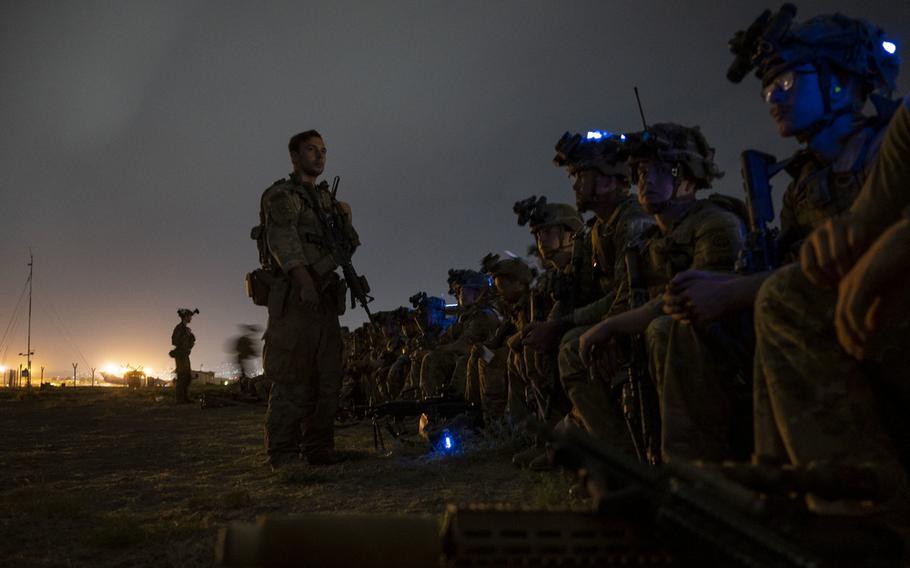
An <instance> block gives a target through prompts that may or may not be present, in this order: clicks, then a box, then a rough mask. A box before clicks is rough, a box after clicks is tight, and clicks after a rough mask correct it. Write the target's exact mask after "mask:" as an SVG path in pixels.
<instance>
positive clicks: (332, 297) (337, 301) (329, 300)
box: [319, 272, 348, 316]
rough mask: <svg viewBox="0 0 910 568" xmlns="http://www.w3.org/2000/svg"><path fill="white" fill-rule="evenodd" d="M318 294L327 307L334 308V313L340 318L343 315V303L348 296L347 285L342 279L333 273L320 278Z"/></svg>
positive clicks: (344, 306)
mask: <svg viewBox="0 0 910 568" xmlns="http://www.w3.org/2000/svg"><path fill="white" fill-rule="evenodd" d="M319 293H320V295H321V296H322V298H323V300H322V301H323V302H325V303H326V304H325V305H327V306H328V307H334V308H335V312H336V313H337V314H338V315H339V316H340V315H344V312H345V309H346V308H347V306H346V305H345V303H346V302H345V301H346V300H347V295H348V285H347V284H346V283H345V281H344V279H342V278H341V277H340V276H338V274H337V273H335V272H329V273H328V274H326V275H325V276H323V277H322V279H321V281H320V286H319Z"/></svg>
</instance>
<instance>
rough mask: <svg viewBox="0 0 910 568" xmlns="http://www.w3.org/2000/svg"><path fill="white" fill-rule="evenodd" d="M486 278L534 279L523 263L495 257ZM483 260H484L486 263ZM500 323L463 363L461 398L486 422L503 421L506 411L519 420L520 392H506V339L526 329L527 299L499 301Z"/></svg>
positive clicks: (528, 311) (522, 403) (522, 404)
mask: <svg viewBox="0 0 910 568" xmlns="http://www.w3.org/2000/svg"><path fill="white" fill-rule="evenodd" d="M488 258H490V260H489V266H486V267H485V268H487V269H488V271H489V274H490V276H492V277H494V278H497V277H505V278H511V279H513V280H515V281H517V282H521V283H522V284H524V285H526V286H530V284H531V280H532V279H533V277H534V275H533V273H532V271H531V269H530V267H528V266H527V265H526V264H525V263H524V262H522V261H521V260H518V259H506V260H499V257H498V256H493V257H488ZM486 260H487V259H485V261H486ZM502 315H503V318H502V321H501V322H500V324H499V326H498V327H497V329H496V330H495V332H494V333H493V337H492V338H491V339H490V340H489V341H486V342H483V343H477V344H475V345H474V346H473V347H472V348H471V353H470V356H469V357H468V363H467V382H466V387H465V397H466V398H467V400H468V401H470V402H474V403H477V404H479V405H480V406H481V408H482V410H483V416H484V419H485V420H486V421H487V422H490V421H498V420H501V419H503V418H504V417H505V413H506V409H507V408H509V409H510V410H511V411H512V412H515V413H516V414H517V415H518V416H515V417H512V418H514V419H516V420H520V419H521V418H523V415H524V414H525V413H526V411H525V410H524V408H525V402H524V389H521V390H518V389H515V388H511V389H510V388H509V384H508V379H507V365H508V358H509V347H508V345H507V343H506V342H507V340H508V338H509V337H510V336H511V335H513V334H514V333H516V332H517V331H519V330H520V329H522V328H523V327H524V326H525V325H527V323H528V321H529V318H530V297H529V295H525V296H523V297H522V298H521V299H520V300H519V301H518V302H516V303H514V304H508V303H507V302H505V300H504V299H503V301H502Z"/></svg>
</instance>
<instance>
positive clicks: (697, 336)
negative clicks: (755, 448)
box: [644, 196, 752, 461]
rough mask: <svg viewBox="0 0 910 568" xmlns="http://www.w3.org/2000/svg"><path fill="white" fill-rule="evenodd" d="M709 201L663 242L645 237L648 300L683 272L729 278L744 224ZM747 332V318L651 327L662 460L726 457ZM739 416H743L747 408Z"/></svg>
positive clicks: (664, 319) (660, 322) (658, 322)
mask: <svg viewBox="0 0 910 568" xmlns="http://www.w3.org/2000/svg"><path fill="white" fill-rule="evenodd" d="M713 197H714V196H712V198H713ZM712 198H708V199H701V200H698V201H696V202H695V203H693V204H692V206H691V207H690V208H689V210H688V211H686V213H685V214H684V216H683V217H682V218H681V219H680V220H679V221H677V223H676V224H675V225H674V226H673V227H672V228H671V229H670V231H669V232H668V233H667V234H665V235H663V234H660V232H659V230H657V229H656V228H655V229H652V231H651V234H650V235H648V236H647V238H648V241H647V244H646V246H645V255H644V256H645V259H644V260H645V264H646V267H645V270H646V273H647V275H646V279H647V281H648V283H649V288H650V289H651V295H652V297H656V296H657V295H659V294H660V293H661V292H663V287H664V285H665V284H666V283H667V282H669V280H670V279H671V278H672V277H673V276H674V275H675V274H677V273H679V272H682V271H684V270H689V269H694V270H709V271H715V272H732V271H733V265H734V263H735V262H736V258H737V256H738V254H739V251H740V249H741V248H742V244H743V237H744V232H745V228H744V225H743V221H742V218H741V217H740V216H738V215H737V214H735V213H733V212H732V211H731V210H730V209H728V208H725V207H724V206H721V205H718V204H717V203H716V202H715V199H712ZM750 327H751V319H749V318H748V317H747V314H734V315H732V316H730V317H729V318H724V319H723V320H721V321H718V322H712V323H710V324H708V325H707V326H705V327H697V326H692V325H690V324H687V323H683V322H681V321H677V320H674V319H673V318H671V317H670V316H659V317H657V318H656V319H654V321H652V322H651V324H650V325H649V326H648V329H647V330H646V331H645V341H646V344H647V348H648V349H647V351H648V358H649V369H648V370H649V373H650V375H651V377H652V379H653V380H654V381H655V383H656V385H657V389H658V394H659V397H660V406H661V424H662V429H661V454H662V457H663V459H667V458H669V457H681V458H689V459H706V460H718V461H719V460H722V459H724V458H730V457H731V453H732V451H733V446H734V443H735V441H736V440H737V437H736V434H737V433H739V429H738V423H737V419H738V413H737V410H742V408H741V404H742V403H743V396H744V393H747V390H746V389H744V388H743V387H744V385H745V384H746V383H745V381H746V379H747V378H748V374H747V373H745V374H744V372H743V371H742V369H748V364H747V362H746V361H747V359H748V352H749V351H750V349H751V335H752V334H751V333H750V332H749V329H750ZM737 377H738V378H737ZM745 402H746V404H747V405H748V401H747V400H746V401H745ZM737 403H739V405H738V404H737ZM739 414H742V415H745V416H748V406H747V407H746V410H745V413H742V412H740V413H739ZM747 426H748V424H747Z"/></svg>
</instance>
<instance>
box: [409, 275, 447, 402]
mask: <svg viewBox="0 0 910 568" xmlns="http://www.w3.org/2000/svg"><path fill="white" fill-rule="evenodd" d="M410 302H411V305H412V306H413V307H414V312H413V314H412V321H413V322H414V325H416V327H417V331H416V333H415V334H414V336H413V338H412V339H411V343H412V345H411V346H410V350H409V354H408V357H409V359H410V364H409V367H408V376H407V380H406V382H405V385H404V389H403V392H404V393H405V394H406V396H407V397H408V398H420V370H421V368H422V366H423V360H424V359H425V358H426V356H427V355H429V354H430V353H431V352H432V351H433V349H435V348H436V347H437V346H438V345H439V343H440V341H442V337H443V334H444V333H445V331H446V330H447V329H448V327H449V326H450V325H451V324H452V323H453V320H452V319H450V318H449V317H448V314H447V313H446V309H447V306H446V302H445V300H444V299H443V298H440V297H431V296H427V294H426V292H419V293H417V294H414V295H413V296H411V297H410ZM409 337H410V335H409Z"/></svg>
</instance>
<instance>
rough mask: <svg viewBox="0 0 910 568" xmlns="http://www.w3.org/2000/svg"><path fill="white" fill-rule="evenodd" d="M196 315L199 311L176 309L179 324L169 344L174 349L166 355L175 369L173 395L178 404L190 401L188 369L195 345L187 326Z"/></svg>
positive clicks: (194, 337)
mask: <svg viewBox="0 0 910 568" xmlns="http://www.w3.org/2000/svg"><path fill="white" fill-rule="evenodd" d="M198 313H199V310H190V309H187V308H180V309H178V310H177V315H178V316H180V323H178V324H177V326H176V327H174V331H173V332H172V333H171V344H173V346H174V348H173V349H172V350H171V352H170V353H168V355H170V356H171V357H173V358H174V362H175V363H176V367H177V378H176V379H175V380H174V395H175V396H176V398H177V403H178V404H183V403H186V402H189V401H190V397H189V395H188V392H189V389H190V381H192V380H193V372H192V369H191V367H190V351H192V350H193V346H194V345H196V336H195V335H193V330H191V329H190V328H189V324H190V322H191V321H193V316H194V315H195V314H198Z"/></svg>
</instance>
